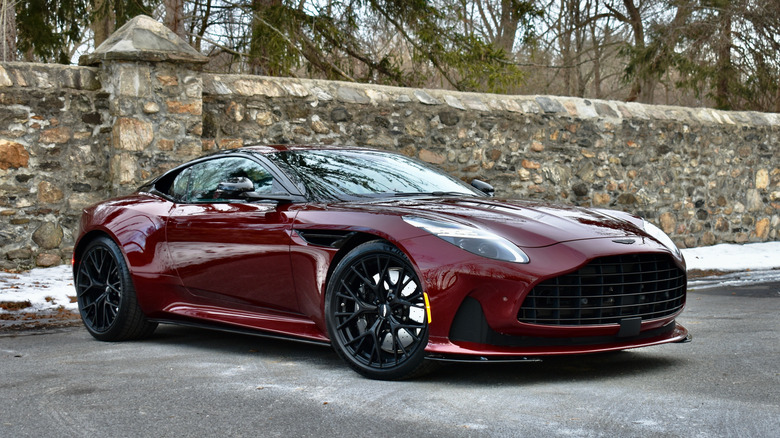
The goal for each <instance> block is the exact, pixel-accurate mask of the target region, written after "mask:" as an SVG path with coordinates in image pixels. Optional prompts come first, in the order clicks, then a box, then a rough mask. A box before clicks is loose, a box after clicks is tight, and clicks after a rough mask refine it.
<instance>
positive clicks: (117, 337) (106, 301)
mask: <svg viewBox="0 0 780 438" xmlns="http://www.w3.org/2000/svg"><path fill="white" fill-rule="evenodd" d="M77 263H78V265H77V267H76V270H75V272H76V279H75V280H76V295H77V300H78V305H79V313H80V314H81V320H82V322H83V323H84V326H85V327H86V328H87V331H88V332H89V333H90V334H91V335H92V336H93V337H94V338H96V339H99V340H101V341H123V340H128V339H139V338H144V337H147V336H149V335H151V334H152V332H154V329H155V328H156V327H157V324H156V323H152V322H149V321H148V320H147V319H146V317H145V316H144V314H143V312H142V311H141V308H140V307H139V306H138V301H137V300H136V296H135V288H134V287H133V283H132V280H131V278H130V272H129V271H128V269H127V265H126V264H125V260H124V257H123V256H122V252H121V251H120V250H119V247H118V246H117V245H116V243H114V241H112V240H111V239H109V238H107V237H99V238H97V239H95V240H93V241H92V242H90V243H89V244H88V245H87V247H86V248H85V249H84V251H83V253H82V255H81V257H79V260H78V262H77Z"/></svg>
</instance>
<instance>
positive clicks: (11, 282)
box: [0, 265, 78, 313]
mask: <svg viewBox="0 0 780 438" xmlns="http://www.w3.org/2000/svg"><path fill="white" fill-rule="evenodd" d="M72 272H73V271H71V267H70V265H60V266H55V267H53V268H37V269H33V270H30V271H26V272H22V273H19V274H11V273H7V272H0V301H8V302H25V301H29V302H30V304H31V306H30V307H28V308H26V309H24V311H25V312H37V311H42V310H54V309H57V308H58V307H60V306H62V307H64V308H65V309H68V310H77V309H78V304H76V303H71V299H70V297H75V296H76V288H75V287H73V274H72ZM5 312H7V311H6V310H3V309H0V313H5Z"/></svg>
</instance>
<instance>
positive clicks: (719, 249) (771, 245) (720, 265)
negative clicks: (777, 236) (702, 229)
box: [682, 242, 780, 272]
mask: <svg viewBox="0 0 780 438" xmlns="http://www.w3.org/2000/svg"><path fill="white" fill-rule="evenodd" d="M682 253H683V256H684V257H685V262H686V263H687V264H688V270H689V271H690V270H696V269H698V270H702V271H708V270H712V271H724V272H733V271H745V270H761V269H764V270H769V269H777V268H780V242H763V243H750V244H747V245H733V244H720V245H714V246H704V247H700V248H689V249H683V250H682Z"/></svg>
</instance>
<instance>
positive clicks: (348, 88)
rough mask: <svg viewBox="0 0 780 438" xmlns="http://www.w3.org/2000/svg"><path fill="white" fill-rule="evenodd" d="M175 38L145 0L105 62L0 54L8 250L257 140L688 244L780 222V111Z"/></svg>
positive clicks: (62, 231)
mask: <svg viewBox="0 0 780 438" xmlns="http://www.w3.org/2000/svg"><path fill="white" fill-rule="evenodd" d="M150 35H151V36H153V37H154V38H158V39H157V40H152V41H148V40H147V39H148V38H149V37H150ZM175 38H176V37H175V35H172V34H171V33H170V32H169V31H167V29H165V28H164V27H163V26H162V25H160V24H159V23H156V22H154V21H153V20H151V19H149V18H148V17H140V18H138V17H137V19H134V20H132V21H131V22H130V23H128V24H127V25H126V26H125V27H123V28H122V29H120V30H118V31H117V33H116V34H115V35H114V36H112V38H111V39H109V40H107V42H106V43H104V45H101V47H99V48H98V50H97V51H96V52H95V54H93V55H90V57H88V59H87V61H88V62H87V63H91V64H96V65H97V67H64V66H57V65H40V64H26V63H5V64H0V268H2V269H22V268H29V267H33V266H36V265H37V266H49V265H52V264H57V263H61V262H67V261H69V259H70V253H71V250H72V245H73V240H74V236H73V233H74V232H75V230H76V222H77V219H78V216H79V214H80V211H81V209H82V208H83V207H85V206H87V205H89V204H91V203H93V202H96V201H98V200H100V199H103V198H106V197H109V196H113V195H117V194H123V193H128V192H131V191H132V190H134V189H135V187H137V186H138V185H139V184H140V183H141V182H142V181H143V180H145V179H147V178H149V177H150V176H152V175H156V174H158V173H159V172H162V171H164V170H165V169H168V168H171V167H173V166H175V165H177V164H179V163H182V162H184V161H186V160H188V159H190V158H194V157H197V156H200V155H202V154H204V153H209V152H213V151H215V150H218V149H228V148H236V147H240V146H243V145H248V144H258V143H325V144H343V145H366V146H372V147H376V148H382V149H388V150H395V151H399V152H401V153H404V154H407V155H410V156H415V157H418V158H419V159H421V160H423V161H427V162H430V163H433V164H435V165H438V166H440V167H442V168H443V169H445V170H447V171H448V172H450V173H452V174H454V175H457V176H459V177H461V178H463V179H464V180H467V181H468V180H471V179H473V178H479V179H482V180H485V181H488V182H490V183H491V184H493V185H494V186H495V187H496V192H497V196H502V197H517V198H526V199H539V200H546V201H554V202H563V203H569V204H576V205H586V206H597V207H606V208H613V209H620V210H625V211H629V212H633V213H636V214H639V215H642V216H645V217H646V218H648V219H649V220H651V221H652V222H655V223H656V224H658V225H660V226H661V227H662V228H663V229H664V230H665V231H666V232H667V233H669V234H670V235H671V236H672V238H673V239H674V240H675V241H676V242H677V243H678V244H679V245H680V246H682V247H691V246H704V245H712V244H715V243H721V242H737V243H742V242H757V241H767V240H780V152H778V150H779V148H778V146H777V144H778V140H779V138H780V115H777V114H763V113H751V112H722V111H714V110H710V109H691V108H678V107H661V106H648V105H640V104H631V103H622V102H610V101H596V100H584V99H576V98H564V97H545V96H500V95H488V94H476V93H458V92H451V91H440V90H422V89H406V88H395V87H383V86H375V85H360V84H351V83H343V82H332V81H316V80H297V79H285V78H267V77H255V76H240V75H212V74H203V73H201V72H200V71H199V70H198V65H199V64H200V63H202V62H203V61H205V59H203V58H202V57H200V55H199V54H197V53H195V52H194V51H192V49H191V48H188V47H183V46H182V44H183V42H182V41H180V40H178V41H177V40H173V39H175ZM161 47H162V48H166V47H172V48H173V49H166V50H168V51H167V52H156V50H160V48H161Z"/></svg>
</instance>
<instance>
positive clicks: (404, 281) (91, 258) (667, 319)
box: [73, 146, 688, 379]
mask: <svg viewBox="0 0 780 438" xmlns="http://www.w3.org/2000/svg"><path fill="white" fill-rule="evenodd" d="M492 192H493V188H492V187H491V186H490V185H489V184H488V183H485V182H482V181H478V180H475V181H474V182H473V183H472V184H471V185H468V184H465V183H463V182H461V181H460V180H458V179H456V178H453V177H451V176H448V175H446V174H444V173H442V172H441V171H439V170H436V169H434V168H433V167H430V166H428V165H427V164H424V163H422V162H419V161H417V160H414V159H411V158H408V157H406V156H404V155H399V154H395V153H390V152H385V151H378V150H372V149H365V148H350V147H346V148H336V147H319V146H254V147H245V148H241V149H235V150H230V151H222V152H219V153H216V154H213V155H209V156H206V157H203V158H200V159H196V160H194V161H191V162H189V163H186V164H184V165H181V166H179V167H176V168H174V169H172V170H170V171H168V172H166V173H165V174H163V175H162V176H159V177H158V178H156V179H153V180H152V181H151V182H148V183H146V184H145V185H143V186H142V187H140V189H138V191H137V192H135V193H133V194H131V195H129V196H124V197H120V198H115V199H110V200H107V201H104V202H101V203H99V204H96V205H94V206H91V207H89V208H87V209H85V210H84V212H83V214H82V217H81V221H80V226H79V233H78V239H77V243H76V246H75V250H74V257H73V274H74V277H75V284H76V289H77V295H78V305H79V311H80V313H81V317H82V320H83V322H84V325H85V326H86V329H87V330H88V331H89V333H90V334H91V335H92V336H94V337H95V338H97V339H99V340H105V341H119V340H126V339H138V338H143V337H147V336H149V335H151V334H152V332H153V331H154V330H155V328H156V326H157V324H158V323H175V324H185V325H186V324H189V325H200V326H208V327H212V328H216V329H223V330H232V331H240V332H253V333H256V334H260V335H265V336H273V337H285V338H292V339H297V340H300V341H305V342H311V343H318V344H326V345H327V344H330V345H332V346H333V348H334V349H335V350H336V352H338V354H339V355H340V356H341V358H343V359H344V361H345V362H346V363H347V364H348V365H349V366H350V367H352V368H353V369H355V370H356V371H357V372H359V373H361V374H363V375H364V376H367V377H370V378H375V379H402V378H407V377H410V376H415V375H419V374H421V373H423V372H425V371H426V370H427V369H428V368H429V365H430V364H432V363H435V361H437V360H439V361H467V360H524V359H528V358H540V357H544V356H548V355H560V354H578V353H590V352H602V351H613V350H623V349H627V348H635V347H643V346H649V345H657V344H663V343H669V342H684V341H686V340H687V339H688V332H687V330H686V329H685V328H684V327H682V326H681V325H680V324H677V323H676V322H675V317H677V316H678V315H679V314H680V312H681V311H682V309H683V306H684V305H685V298H686V270H685V261H684V260H683V257H682V255H681V253H680V251H679V250H678V249H677V247H676V246H675V244H674V243H673V242H672V241H671V239H669V237H668V236H666V235H665V234H664V233H663V232H662V231H661V230H660V229H658V228H657V227H656V226H654V225H652V224H650V223H649V222H646V221H644V220H643V219H641V218H639V217H636V216H633V215H631V214H627V213H623V212H619V211H611V210H602V209H596V208H580V207H574V206H565V205H552V204H547V203H540V202H526V201H519V200H505V199H501V200H499V199H496V198H494V197H492V194H493V193H492Z"/></svg>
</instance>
